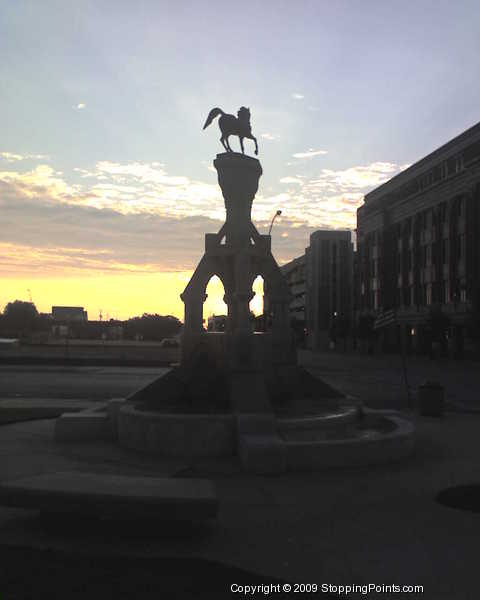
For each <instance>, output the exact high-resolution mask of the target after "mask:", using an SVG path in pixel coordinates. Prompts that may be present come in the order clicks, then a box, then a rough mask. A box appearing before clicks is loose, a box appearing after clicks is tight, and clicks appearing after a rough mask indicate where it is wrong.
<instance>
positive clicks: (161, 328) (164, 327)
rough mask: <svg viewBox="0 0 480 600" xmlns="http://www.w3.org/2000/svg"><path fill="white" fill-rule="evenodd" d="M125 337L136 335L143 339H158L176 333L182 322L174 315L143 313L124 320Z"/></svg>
mask: <svg viewBox="0 0 480 600" xmlns="http://www.w3.org/2000/svg"><path fill="white" fill-rule="evenodd" d="M124 325H125V337H126V338H130V339H132V338H135V337H136V336H137V335H138V336H141V338H142V339H144V340H153V341H160V340H163V339H164V338H166V337H172V336H174V335H176V334H177V333H178V332H179V331H180V329H181V327H182V323H181V321H179V320H178V319H177V318H176V317H172V316H171V315H168V316H161V315H156V314H155V315H151V314H147V313H144V314H143V315H142V316H141V317H133V318H132V319H128V321H125V323H124Z"/></svg>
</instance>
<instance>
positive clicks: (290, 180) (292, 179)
mask: <svg viewBox="0 0 480 600" xmlns="http://www.w3.org/2000/svg"><path fill="white" fill-rule="evenodd" d="M280 183H298V184H302V183H303V181H302V180H301V179H300V178H298V177H282V178H281V179H280Z"/></svg>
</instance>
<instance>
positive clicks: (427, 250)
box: [425, 244, 432, 267]
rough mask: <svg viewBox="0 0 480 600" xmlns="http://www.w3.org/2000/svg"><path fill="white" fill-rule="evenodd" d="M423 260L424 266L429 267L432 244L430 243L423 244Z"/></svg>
mask: <svg viewBox="0 0 480 600" xmlns="http://www.w3.org/2000/svg"><path fill="white" fill-rule="evenodd" d="M425 260H426V266H427V267H429V266H430V265H431V264H432V246H431V245H430V244H428V246H425Z"/></svg>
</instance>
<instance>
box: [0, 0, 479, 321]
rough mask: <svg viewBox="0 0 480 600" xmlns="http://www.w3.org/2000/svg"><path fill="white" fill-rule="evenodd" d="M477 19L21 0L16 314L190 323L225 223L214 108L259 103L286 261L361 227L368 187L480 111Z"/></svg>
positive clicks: (4, 181)
mask: <svg viewBox="0 0 480 600" xmlns="http://www.w3.org/2000/svg"><path fill="white" fill-rule="evenodd" d="M479 22H480V3H478V2H477V1H476V0H474V1H472V2H468V1H460V2H455V3H453V2H451V0H449V1H445V2H444V1H442V0H435V1H432V2H430V1H422V0H418V1H416V2H385V1H379V2H376V1H375V2H373V1H371V2H370V1H360V0H358V1H356V2H344V1H341V0H338V1H335V2H331V1H322V0H316V1H311V2H309V1H302V0H296V1H295V2H292V1H288V2H283V1H281V0H278V1H273V0H263V1H258V0H256V1H243V2H227V1H224V2H218V1H215V0H213V1H212V0H210V1H209V2H198V1H191V2H189V1H185V0H179V1H178V2H171V1H168V2H166V1H162V0H155V1H153V0H152V1H143V0H138V1H137V2H131V1H128V2H126V1H123V0H115V2H114V1H110V0H104V1H100V2H99V1H98V0H95V1H89V0H87V1H83V2H69V1H68V0H67V1H64V2H61V1H55V2H54V1H50V0H43V1H42V2H39V1H38V0H32V1H23V0H15V2H3V3H2V4H1V7H0V53H1V56H2V60H1V61H0V72H1V93H0V115H1V116H2V135H1V138H0V222H1V228H0V251H1V255H0V256H1V259H0V310H1V309H3V307H4V305H5V304H6V303H7V302H9V301H11V300H15V299H20V300H28V299H29V298H30V294H31V296H32V298H33V301H34V302H35V304H36V305H37V308H38V309H39V310H40V311H43V312H50V310H51V306H52V305H74V306H84V307H85V308H86V309H87V310H88V312H89V317H90V318H91V319H95V318H98V313H99V310H100V309H102V312H103V315H104V317H106V316H107V315H108V316H110V317H115V318H122V319H123V318H127V317H129V316H134V315H137V314H142V313H143V312H152V313H153V312H156V313H160V314H174V315H176V316H178V317H180V318H183V304H182V302H181V301H180V299H179V293H180V292H181V291H183V288H184V287H185V285H186V283H187V282H188V279H189V277H190V275H191V272H192V270H193V269H194V268H195V266H196V264H197V262H198V261H199V259H200V258H201V256H202V253H203V247H204V242H203V238H204V234H205V233H206V232H216V231H218V230H219V229H220V227H221V224H222V222H223V219H224V206H223V199H222V197H221V193H220V190H219V188H218V185H217V181H216V173H215V171H214V169H213V167H212V161H213V159H214V157H215V155H216V154H217V153H218V152H221V151H222V148H221V146H220V144H219V142H218V139H219V131H218V125H217V123H216V122H214V123H213V125H211V126H210V127H209V128H208V129H206V130H205V131H202V126H203V123H204V121H205V118H206V116H207V114H208V112H209V111H210V109H211V108H213V107H216V106H219V107H220V108H222V109H223V110H225V111H226V112H231V113H236V111H237V110H238V108H239V107H240V106H242V105H245V106H248V107H250V110H251V113H252V129H253V133H254V134H255V135H256V136H257V138H258V141H259V147H260V152H259V159H260V161H261V163H262V166H263V171H264V175H263V177H262V178H261V180H260V188H259V192H258V195H257V197H256V201H255V203H254V207H253V219H254V222H255V224H256V226H257V228H258V229H259V231H260V232H261V233H266V232H267V230H268V226H269V223H270V220H271V218H272V216H273V214H274V213H275V211H276V210H277V209H281V210H282V216H281V218H280V219H278V220H277V221H276V224H275V226H274V229H273V252H274V255H275V256H276V258H277V260H278V262H279V263H280V264H282V263H284V262H286V261H288V260H290V259H292V258H294V257H296V256H299V255H300V254H302V253H303V251H304V248H305V247H306V246H307V245H308V238H309V235H310V233H311V232H312V231H314V230H315V229H318V228H324V227H329V228H351V229H353V228H355V211H356V209H357V207H358V206H359V205H360V204H361V203H362V198H363V195H364V194H365V193H366V192H368V191H369V190H371V189H373V188H374V187H376V186H378V185H379V184H381V183H382V182H384V181H386V180H388V179H389V178H391V177H392V176H393V175H395V174H396V173H398V172H399V171H400V170H402V169H404V168H405V167H406V166H408V165H409V164H411V163H413V162H415V161H416V160H418V159H419V158H421V157H422V156H424V155H425V154H427V153H428V152H430V151H432V150H433V149H435V148H436V147H438V146H440V145H441V144H443V143H445V142H446V141H448V140H449V139H450V138H452V137H453V136H455V135H457V134H459V133H460V132H462V131H463V130H465V129H467V128H468V127H470V126H471V125H473V124H474V123H476V122H477V121H479V120H480V108H479V106H480V105H479V102H478V99H479V97H480V79H479V77H478V73H479V72H480V36H479V34H478V24H479ZM231 143H232V146H233V147H234V148H235V149H237V148H238V140H237V139H235V138H232V139H231ZM245 145H246V151H247V153H249V154H251V155H253V144H252V142H250V141H248V140H246V142H245ZM213 287H215V286H213ZM216 287H217V289H218V285H217V286H216ZM211 291H213V290H211ZM214 295H215V294H213V293H212V294H211V298H210V299H209V300H207V302H209V304H208V305H207V306H206V308H205V312H206V313H207V314H206V315H205V316H208V314H210V313H212V312H216V313H217V314H218V313H219V312H222V306H221V305H220V304H219V303H218V298H217V299H215V298H213V296H214ZM256 302H257V304H256V310H258V309H259V307H260V303H259V298H257V300H256Z"/></svg>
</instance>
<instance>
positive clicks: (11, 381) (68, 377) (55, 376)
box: [0, 365, 168, 401]
mask: <svg viewBox="0 0 480 600" xmlns="http://www.w3.org/2000/svg"><path fill="white" fill-rule="evenodd" d="M167 370H168V369H165V368H161V367H152V368H150V367H149V368H141V367H62V366H35V365H12V366H10V365H8V366H0V400H1V399H5V398H32V399H33V398H39V399H57V398H61V399H82V400H99V401H100V400H108V399H110V398H122V397H123V398H124V397H126V396H128V395H129V394H131V393H132V392H134V391H135V390H138V389H139V388H141V387H143V386H145V385H146V384H147V383H149V382H150V381H152V380H153V379H156V378H157V377H158V376H160V375H162V374H163V373H165V372H166V371H167Z"/></svg>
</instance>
